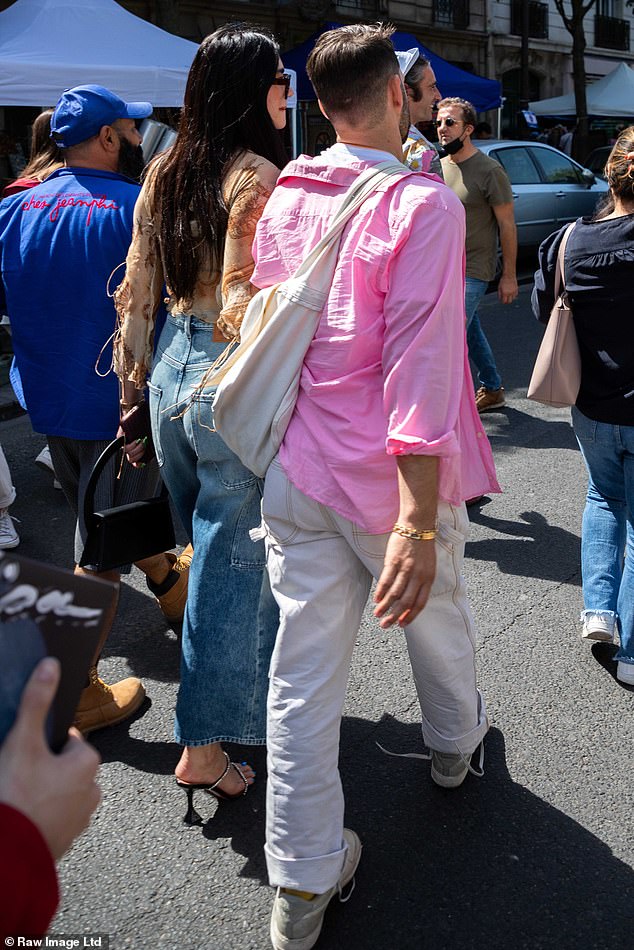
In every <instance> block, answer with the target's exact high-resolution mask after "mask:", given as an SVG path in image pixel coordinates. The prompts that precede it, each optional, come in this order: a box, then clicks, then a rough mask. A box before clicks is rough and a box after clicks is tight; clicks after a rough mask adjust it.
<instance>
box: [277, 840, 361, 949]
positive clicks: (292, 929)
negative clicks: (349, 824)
mask: <svg viewBox="0 0 634 950" xmlns="http://www.w3.org/2000/svg"><path fill="white" fill-rule="evenodd" d="M343 838H344V841H345V842H346V844H347V845H348V850H347V851H346V857H345V860H344V863H343V870H342V871H341V876H340V878H339V880H338V881H337V883H336V884H335V886H334V887H331V888H330V890H329V891H326V893H325V894H316V895H315V897H314V898H313V899H312V900H310V901H307V900H305V899H304V898H303V897H298V896H296V895H295V894H287V893H285V892H284V891H283V890H282V888H281V887H278V889H277V893H276V895H275V900H274V901H273V913H272V915H271V943H272V944H273V946H274V948H275V950H310V948H311V947H314V946H315V944H316V943H317V940H318V939H319V934H320V933H321V928H322V925H323V922H324V914H325V913H326V908H327V907H328V904H329V903H330V901H331V900H332V898H333V897H334V896H335V894H337V893H338V894H339V895H340V900H341V891H342V889H343V888H344V887H345V886H346V884H349V883H350V881H352V880H353V878H354V872H355V871H356V870H357V866H358V864H359V859H360V858H361V842H360V840H359V836H358V835H357V834H355V832H354V831H350V829H349V828H344V829H343ZM353 886H354V885H353ZM351 894H352V891H350V894H348V896H347V897H346V898H345V899H344V900H342V903H345V901H346V900H347V899H348V897H350V895H351Z"/></svg>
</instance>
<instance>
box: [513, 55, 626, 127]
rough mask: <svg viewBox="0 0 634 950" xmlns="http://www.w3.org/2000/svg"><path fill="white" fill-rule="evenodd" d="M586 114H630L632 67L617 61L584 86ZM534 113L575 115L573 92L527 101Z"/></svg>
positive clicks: (616, 115)
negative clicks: (551, 97) (601, 75)
mask: <svg viewBox="0 0 634 950" xmlns="http://www.w3.org/2000/svg"><path fill="white" fill-rule="evenodd" d="M586 97H587V103H588V115H596V116H614V117H616V118H626V117H628V116H634V70H632V69H630V67H629V66H627V65H626V63H619V65H618V66H617V67H616V69H613V70H612V72H611V73H608V75H607V76H603V78H602V79H597V81H596V82H593V83H591V85H589V86H588V88H587V89H586ZM529 108H530V110H531V111H532V112H534V113H535V115H556V116H565V115H576V114H577V109H576V106H575V97H574V93H569V94H568V95H567V96H555V98H554V99H540V100H538V101H537V102H531V103H529Z"/></svg>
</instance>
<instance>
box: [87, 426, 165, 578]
mask: <svg viewBox="0 0 634 950" xmlns="http://www.w3.org/2000/svg"><path fill="white" fill-rule="evenodd" d="M124 445H125V438H124V437H123V436H120V437H119V438H118V439H114V441H113V442H111V443H110V445H108V446H106V448H105V449H104V450H103V452H102V453H101V455H100V456H99V458H98V459H97V461H96V462H95V467H94V468H93V470H92V472H91V474H90V478H89V479H88V484H87V486H86V494H85V496H84V522H85V525H86V530H87V537H86V543H85V544H84V550H83V553H82V556H81V560H80V562H79V564H80V567H86V566H90V568H91V569H92V570H94V571H97V572H100V571H110V570H112V569H113V568H116V567H122V566H123V565H124V564H133V563H135V562H136V561H142V560H143V559H144V558H146V557H153V556H154V555H155V554H161V553H162V552H163V551H169V550H170V548H173V547H174V546H175V544H176V538H175V536H174V523H173V521H172V513H171V511H170V505H169V496H168V493H167V488H166V487H165V485H164V484H163V486H162V488H161V492H160V494H159V495H157V496H156V497H155V498H148V499H146V500H145V501H133V502H131V503H130V504H128V505H120V506H119V507H118V508H104V510H103V511H94V505H95V489H96V487H97V482H98V480H99V476H100V475H101V473H102V472H103V470H104V468H105V467H106V465H107V464H108V462H109V461H110V459H111V458H112V457H113V456H114V455H116V454H117V452H119V451H123V450H124Z"/></svg>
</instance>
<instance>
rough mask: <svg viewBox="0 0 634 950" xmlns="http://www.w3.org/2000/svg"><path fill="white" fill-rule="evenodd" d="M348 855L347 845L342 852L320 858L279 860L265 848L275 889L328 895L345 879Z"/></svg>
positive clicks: (265, 846)
mask: <svg viewBox="0 0 634 950" xmlns="http://www.w3.org/2000/svg"><path fill="white" fill-rule="evenodd" d="M346 851H347V846H345V845H344V847H343V848H340V849H339V851H335V852H333V853H332V854H325V855H324V856H323V857H319V858H279V857H276V855H274V854H273V853H272V852H271V850H270V848H269V847H268V845H264V854H265V856H266V867H267V871H268V874H269V883H270V884H271V885H272V886H273V887H292V888H294V889H295V890H298V891H308V892H309V893H310V894H325V893H326V891H329V890H330V888H331V887H334V886H335V884H336V883H337V881H338V880H339V878H340V877H341V871H342V868H343V863H344V860H345V856H346Z"/></svg>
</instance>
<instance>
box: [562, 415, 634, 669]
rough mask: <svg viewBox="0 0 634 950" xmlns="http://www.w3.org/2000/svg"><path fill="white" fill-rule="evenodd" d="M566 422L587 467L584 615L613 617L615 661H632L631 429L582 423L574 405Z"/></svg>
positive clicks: (633, 507)
mask: <svg viewBox="0 0 634 950" xmlns="http://www.w3.org/2000/svg"><path fill="white" fill-rule="evenodd" d="M572 424H573V428H574V431H575V435H576V437H577V442H578V443H579V448H580V449H581V454H582V455H583V460H584V462H585V463H586V468H587V469H588V493H587V495H586V507H585V510H584V513H583V522H582V529H581V575H582V581H583V605H584V616H585V612H586V611H591V612H599V613H603V614H608V615H610V616H611V617H613V618H615V619H616V623H617V627H618V631H619V636H620V638H621V647H620V649H619V651H618V653H617V655H616V659H618V660H622V661H623V662H624V663H634V520H633V519H634V426H618V425H610V424H608V423H606V422H595V421H594V420H593V419H588V417H587V416H584V415H583V413H582V412H580V411H579V410H578V409H577V408H576V407H575V406H573V408H572ZM624 554H625V558H624Z"/></svg>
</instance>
